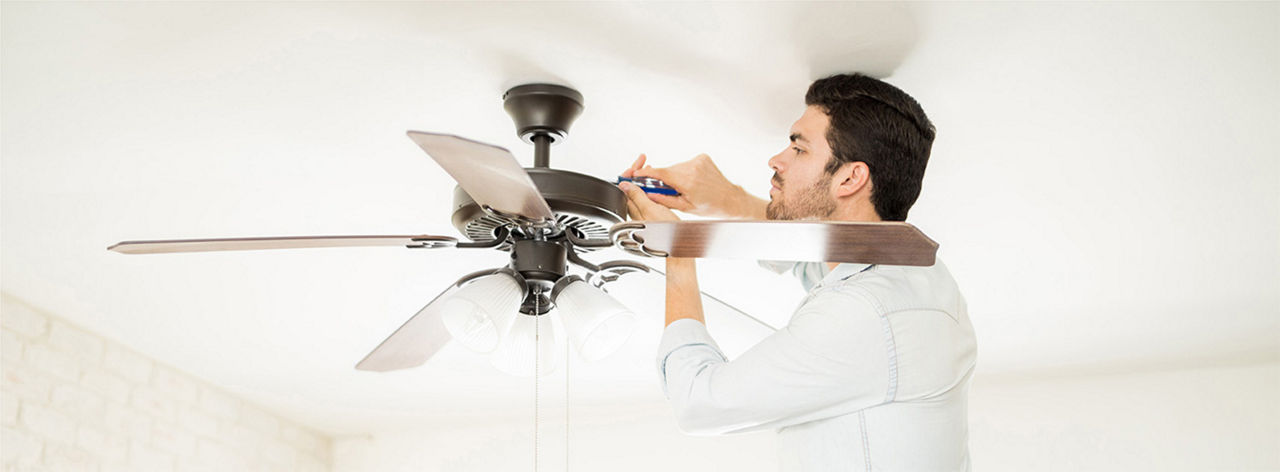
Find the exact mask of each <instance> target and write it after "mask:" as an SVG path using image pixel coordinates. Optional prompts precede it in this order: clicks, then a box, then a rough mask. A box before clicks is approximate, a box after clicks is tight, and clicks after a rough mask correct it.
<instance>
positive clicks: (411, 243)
mask: <svg viewBox="0 0 1280 472" xmlns="http://www.w3.org/2000/svg"><path fill="white" fill-rule="evenodd" d="M503 102H504V108H505V109H506V111H507V113H508V114H510V115H511V117H512V119H513V120H514V121H515V125H516V130H517V133H518V134H519V136H520V137H521V139H522V140H524V141H525V142H526V143H529V144H532V145H533V147H534V165H533V167H531V168H522V167H521V166H520V165H519V163H517V161H516V159H515V157H514V156H513V155H512V154H511V153H510V152H509V151H507V150H506V149H503V148H500V147H497V146H493V145H489V144H485V143H481V142H476V141H472V140H469V139H466V138H462V137H458V136H452V135H447V134H438V133H428V132H421V131H409V132H408V136H409V139H411V140H413V142H414V143H415V144H417V145H418V146H419V147H421V148H422V150H423V151H426V153H427V154H428V155H429V156H430V157H431V158H432V159H434V160H435V161H436V163H438V164H439V165H440V166H441V167H443V168H444V170H445V171H446V172H448V173H449V175H450V176H452V177H453V178H454V180H456V181H457V182H458V186H457V187H456V188H455V189H454V191H453V216H452V223H453V225H454V227H455V228H457V229H458V231H459V232H461V233H462V234H463V235H464V236H465V237H466V238H467V239H468V240H469V241H459V240H458V239H457V238H454V237H450V236H439V235H429V234H420V235H357V236H295V237H254V238H224V239H180V240H151V241H123V242H120V243H117V244H115V245H112V246H110V247H108V248H107V249H109V250H112V251H116V252H119V253H124V254H156V253H172V252H200V251H228V250H256V249H292V248H319V247H351V246H403V247H406V248H410V249H446V248H458V249H465V248H479V249H486V248H489V249H497V250H501V251H507V252H510V253H511V262H510V264H508V265H507V266H505V267H501V268H497V269H492V270H484V271H479V272H474V273H471V274H467V275H465V276H463V277H462V278H460V279H458V281H457V282H455V283H454V284H453V285H451V286H449V287H448V288H447V289H446V290H445V291H444V292H443V293H441V294H440V295H438V296H437V297H436V298H435V299H433V300H432V301H431V302H430V303H428V304H427V305H426V306H424V307H423V308H422V309H421V310H419V311H418V312H417V313H416V314H415V315H413V316H412V317H411V318H409V320H408V321H406V322H405V323H404V324H403V325H402V326H400V328H399V329H397V330H396V331H395V332H393V333H392V334H391V335H390V336H389V337H387V339H386V340H384V341H383V342H382V343H381V344H379V345H378V346H377V347H376V348H374V349H373V351H372V352H370V353H369V354H368V355H367V356H365V358H364V359H363V360H361V361H360V362H359V363H358V364H356V368H357V369H360V370H369V371H380V372H381V371H391V370H398V369H406V368H410V367H416V366H419V365H422V364H423V363H425V362H426V361H427V360H428V359H430V358H431V356H432V355H434V354H435V353H436V352H437V351H438V350H439V349H440V348H441V347H443V346H444V344H445V343H446V342H448V341H449V340H450V339H453V340H456V341H458V342H460V343H461V344H463V345H464V346H466V347H468V348H470V349H472V350H475V351H479V352H487V353H492V355H491V359H492V361H493V363H494V365H495V366H496V367H498V368H499V369H500V370H503V371H505V372H509V373H513V374H516V375H531V374H534V373H537V374H542V373H545V372H549V369H548V368H547V367H549V366H550V365H552V364H551V362H553V359H554V355H555V352H557V350H556V349H554V348H553V346H554V344H555V341H553V342H550V343H547V342H540V341H539V340H537V339H536V338H538V337H540V336H551V337H553V339H556V340H558V339H559V338H561V337H562V336H567V337H568V338H569V340H570V341H572V343H573V345H574V346H576V347H577V349H578V352H579V354H580V355H582V356H583V357H584V358H586V359H588V360H595V359H599V358H602V357H604V356H607V355H608V354H609V353H611V352H612V351H613V350H615V349H617V348H618V347H619V346H621V345H622V343H623V342H624V341H626V338H627V337H628V335H629V334H630V331H631V327H632V325H633V324H634V323H635V315H634V314H633V313H631V311H630V310H628V309H627V308H625V307H624V306H622V305H621V304H619V303H618V302H617V301H615V300H614V299H613V298H612V297H610V296H609V295H607V294H606V293H605V292H604V291H603V287H604V285H605V284H608V283H610V282H612V281H615V280H617V279H618V278H619V277H620V276H622V275H624V274H627V273H632V272H638V271H643V272H647V271H649V270H650V269H649V268H648V267H647V266H645V265H643V264H639V263H636V262H634V261H629V260H616V261H610V262H604V263H600V264H595V263H592V262H589V261H587V260H585V259H583V258H582V255H583V254H586V253H589V252H592V251H595V250H599V249H602V248H608V247H617V248H619V249H621V250H622V251H624V252H626V253H629V254H632V255H638V256H645V257H667V256H670V257H695V258H739V259H758V260H786V261H827V262H862V263H873V264H889V265H921V266H928V265H932V264H933V263H934V257H935V254H936V251H937V247H938V245H937V243H935V242H933V241H932V240H930V239H929V238H928V237H927V236H925V235H924V234H923V233H922V232H920V231H919V230H918V229H916V228H915V227H914V226H912V225H910V224H907V223H902V222H875V223H858V222H820V221H751V220H695V221H662V222H656V221H654V222H647V221H630V222H628V221H626V220H627V205H626V196H625V195H624V194H623V193H622V191H621V190H619V189H618V188H617V187H616V186H615V185H614V184H612V183H610V182H607V181H604V180H601V179H598V178H595V177H592V176H588V175H583V174H579V173H576V172H571V171H567V170H561V169H552V168H550V166H549V164H550V150H551V145H552V144H553V143H557V142H560V141H562V140H563V139H564V138H565V137H566V136H567V134H568V130H569V126H570V125H571V124H572V123H573V121H574V120H575V119H577V117H578V115H579V114H581V113H582V109H583V100H582V95H581V94H580V93H578V92H577V91H576V90H573V89H570V88H567V87H563V86H559V85H552V84H526V85H520V86H517V87H514V88H512V89H510V90H508V91H507V92H506V93H505V94H504V95H503ZM782 241H785V243H780V242H782ZM570 264H572V265H574V266H577V267H579V268H581V269H583V270H585V277H583V276H579V275H573V274H570V273H569V269H570ZM552 309H555V310H556V312H557V313H559V315H560V316H559V318H560V321H559V323H558V324H559V327H558V328H556V329H552V330H551V331H549V332H547V333H546V334H541V333H539V332H538V330H539V326H540V325H541V323H538V320H541V319H542V318H541V317H542V315H546V314H548V313H550V312H551V310H552ZM554 326H555V324H553V327H554ZM557 332H559V333H557ZM531 358H532V359H537V365H535V364H532V363H530V362H529V360H532V359H531Z"/></svg>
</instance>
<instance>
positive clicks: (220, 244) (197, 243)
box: [107, 234, 458, 254]
mask: <svg viewBox="0 0 1280 472" xmlns="http://www.w3.org/2000/svg"><path fill="white" fill-rule="evenodd" d="M457 242H458V240H457V239H456V238H451V237H448V236H432V235H429V234H423V235H417V236H413V235H403V236H401V235H395V236H282V237H267V238H224V239H168V240H155V241H122V242H119V243H116V244H113V245H112V246H111V247H108V248H107V249H108V250H111V251H115V252H119V253H122V254H160V253H167V252H204V251H251V250H257V249H297V248H315V247H359V246H412V247H452V246H454V245H455V244H456V243H457Z"/></svg>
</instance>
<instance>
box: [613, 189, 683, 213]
mask: <svg viewBox="0 0 1280 472" xmlns="http://www.w3.org/2000/svg"><path fill="white" fill-rule="evenodd" d="M618 188H620V189H622V191H623V192H625V193H626V194H627V213H628V214H630V215H631V219H633V220H644V221H676V220H679V219H680V217H678V216H676V214H675V212H672V211H671V210H670V209H669V208H667V207H664V206H662V205H659V204H657V203H654V201H653V200H650V198H652V197H655V196H661V195H650V194H647V193H644V190H641V189H640V187H637V186H635V184H632V183H631V182H622V183H620V184H618Z"/></svg>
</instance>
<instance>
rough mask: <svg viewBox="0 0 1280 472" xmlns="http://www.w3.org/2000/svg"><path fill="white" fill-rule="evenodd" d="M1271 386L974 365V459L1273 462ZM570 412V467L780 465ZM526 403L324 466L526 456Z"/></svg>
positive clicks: (636, 418)
mask: <svg viewBox="0 0 1280 472" xmlns="http://www.w3.org/2000/svg"><path fill="white" fill-rule="evenodd" d="M553 391H554V390H553ZM552 396H553V397H554V394H553V395H552ZM1278 399H1280V363H1271V364H1260V365H1246V366H1226V367H1221V366H1220V367H1211V368H1199V369H1183V370H1168V371H1147V372H1131V373H1114V374H1105V375H1098V374H1092V375H1067V376H1058V377H1054V376H1039V377H991V378H983V376H981V375H979V376H978V377H977V378H976V379H975V381H974V384H973V390H972V394H971V396H970V421H969V423H970V433H971V438H970V451H971V453H972V455H973V465H974V470H979V471H1019V472H1020V471H1028V470H1036V471H1040V470H1063V471H1080V470H1114V471H1134V470H1160V471H1181V470H1185V471H1204V470H1229V471H1238V470H1280V400H1278ZM551 403H555V401H554V400H553V401H552V402H551ZM559 405H561V406H562V405H563V403H560V404H559ZM570 413H571V414H572V416H571V417H570V435H571V436H570V438H569V447H570V449H569V456H570V457H569V459H568V460H569V464H570V467H569V469H570V470H610V471H654V470H677V471H685V470H690V471H691V470H707V471H718V470H724V471H730V470H732V471H762V472H763V471H773V470H776V468H777V458H776V453H775V452H774V437H773V434H772V433H750V434H746V435H738V436H726V437H691V436H685V435H683V434H681V433H680V432H679V431H678V430H677V429H676V427H675V421H674V419H673V418H672V417H671V414H670V412H669V410H668V409H667V408H666V406H665V405H648V406H638V407H623V408H614V409H605V408H594V409H592V410H590V411H578V410H571V411H570ZM529 414H530V416H528V417H525V418H516V419H513V420H508V421H503V422H495V423H491V424H472V425H465V424H455V425H450V424H439V425H426V426H424V427H423V428H422V429H421V430H418V431H401V432H395V433H387V434H380V435H374V436H368V437H344V438H337V439H336V440H335V443H334V462H333V466H334V469H333V470H334V471H336V472H356V471H388V472H390V471H410V470H412V471H491V470H533V467H532V460H533V447H532V441H533V438H532V434H531V432H532V423H533V419H532V409H530V411H529ZM563 415H564V412H563V410H558V409H548V410H547V411H544V413H543V420H542V422H541V423H540V424H541V428H542V430H541V431H540V436H541V438H540V439H541V440H540V443H541V446H542V449H544V451H543V453H542V454H540V458H541V460H540V461H539V465H540V470H564V467H563V466H564V463H565V462H564V461H565V459H564V444H565V437H564V429H563V418H564V416H563ZM588 417H589V418H590V419H588Z"/></svg>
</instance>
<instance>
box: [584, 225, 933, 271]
mask: <svg viewBox="0 0 1280 472" xmlns="http://www.w3.org/2000/svg"><path fill="white" fill-rule="evenodd" d="M609 233H610V236H611V237H612V239H613V241H614V242H615V244H616V245H617V246H618V247H620V248H621V249H623V250H625V251H627V252H630V253H633V254H641V255H649V256H670V257H701V258H725V259H755V260H780V261H821V262H861V263H866V264H886V265H909V266H931V265H933V263H934V259H935V257H936V255H937V251H938V243H936V242H934V241H933V240H932V239H929V237H928V236H925V235H924V233H922V232H920V230H919V229H916V227H915V226H912V225H910V224H908V223H903V222H896V221H891V222H851V221H759V220H697V221H633V222H628V223H618V224H616V225H614V226H613V228H611V229H610V230H609Z"/></svg>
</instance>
